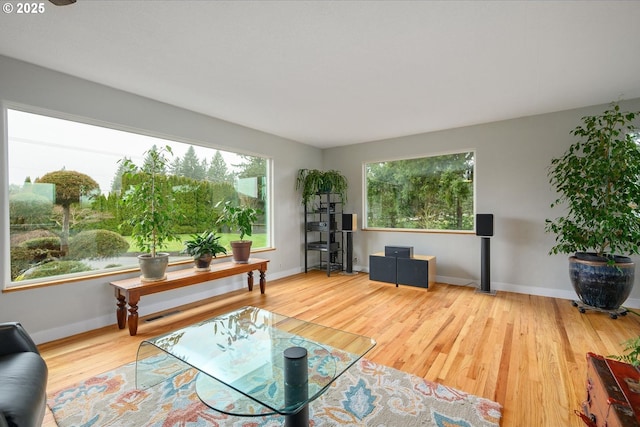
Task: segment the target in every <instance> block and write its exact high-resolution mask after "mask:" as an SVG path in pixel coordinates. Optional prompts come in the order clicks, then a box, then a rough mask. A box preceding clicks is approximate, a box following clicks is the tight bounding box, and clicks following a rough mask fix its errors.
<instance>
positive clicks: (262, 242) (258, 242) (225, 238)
mask: <svg viewBox="0 0 640 427" xmlns="http://www.w3.org/2000/svg"><path fill="white" fill-rule="evenodd" d="M218 236H220V240H219V242H220V244H221V245H222V246H224V247H225V248H227V251H228V252H229V253H231V250H230V249H231V246H230V245H229V242H230V241H232V240H238V237H239V236H238V235H237V234H235V233H219V234H218ZM124 238H125V239H126V240H127V242H129V250H128V252H132V253H133V252H140V250H138V248H137V247H136V244H135V242H134V241H133V239H132V238H131V236H124ZM190 238H191V235H190V234H180V235H179V240H178V241H175V242H169V243H168V244H167V246H166V247H165V248H163V249H162V250H163V251H166V252H172V253H178V252H180V251H182V250H183V249H184V243H183V242H184V241H185V240H189V239H190ZM244 239H245V240H251V241H252V242H253V248H264V247H266V246H267V235H266V234H265V233H262V234H258V233H254V234H253V236H244Z"/></svg>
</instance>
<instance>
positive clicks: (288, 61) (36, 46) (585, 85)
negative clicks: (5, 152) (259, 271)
mask: <svg viewBox="0 0 640 427" xmlns="http://www.w3.org/2000/svg"><path fill="white" fill-rule="evenodd" d="M639 22H640V2H635V1H160V0H154V1H129V0H126V1H117V0H110V1H92V0H78V2H77V3H75V4H72V5H69V6H54V5H53V4H51V3H49V2H46V3H45V11H44V13H42V14H30V15H19V14H17V13H15V10H14V11H13V13H3V14H2V15H0V54H2V55H6V56H9V57H13V58H17V59H21V60H24V61H27V62H31V63H34V64H38V65H41V66H44V67H47V68H51V69H53V70H58V71H61V72H64V73H68V74H71V75H74V76H78V77H81V78H85V79H88V80H92V81H94V82H98V83H102V84H105V85H108V86H111V87H114V88H118V89H122V90H125V91H128V92H133V93H136V94H139V95H142V96H146V97H149V98H153V99H156V100H160V101H163V102H166V103H169V104H173V105H176V106H179V107H183V108H186V109H189V110H193V111H196V112H200V113H204V114H207V115H210V116H213V117H217V118H220V119H223V120H227V121H230V122H234V123H237V124H240V125H244V126H248V127H251V128H254V129H259V130H262V131H265V132H269V133H272V134H275V135H279V136H282V137H286V138H290V139H293V140H296V141H300V142H303V143H306V144H310V145H314V146H317V147H323V148H324V147H334V146H339V145H345V144H353V143H359V142H365V141H372V140H380V139H385V138H391V137H396V136H403V135H410V134H416V133H422V132H429V131H434V130H440V129H448V128H453V127H460V126H466V125H471V124H477V123H486V122H491V121H497V120H502V119H509V118H515V117H522V116H528V115H533V114H539V113H546V112H552V111H559V110H565V109H570V108H576V107H582V106H587V105H594V104H600V103H608V102H610V101H614V100H618V99H629V98H634V97H639V96H640V25H639V24H638V23H639ZM1 75H2V70H0V78H1Z"/></svg>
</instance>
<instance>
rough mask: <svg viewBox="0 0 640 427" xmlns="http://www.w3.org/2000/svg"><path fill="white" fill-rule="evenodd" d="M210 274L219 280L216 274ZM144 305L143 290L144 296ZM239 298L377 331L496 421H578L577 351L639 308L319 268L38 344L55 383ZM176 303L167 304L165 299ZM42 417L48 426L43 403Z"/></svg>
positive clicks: (633, 332)
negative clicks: (490, 404) (610, 310)
mask: <svg viewBox="0 0 640 427" xmlns="http://www.w3.org/2000/svg"><path fill="white" fill-rule="evenodd" d="M214 286H215V285H214ZM143 305H144V298H142V301H141V306H143ZM245 305H253V306H257V307H262V308H265V309H267V310H270V311H274V312H277V313H280V314H283V315H287V316H293V317H297V318H300V319H302V320H306V321H311V322H315V323H319V324H322V325H325V326H330V327H334V328H338V329H343V330H346V331H350V332H353V333H357V334H363V335H367V336H371V337H373V338H375V340H376V341H377V343H378V344H377V345H376V347H374V349H373V350H372V351H371V352H369V353H368V354H367V355H366V357H367V358H369V359H371V360H373V361H375V362H378V363H381V364H384V365H388V366H392V367H395V368H397V369H400V370H403V371H405V372H410V373H412V374H415V375H418V376H421V377H424V378H426V379H428V380H432V381H437V382H440V383H442V384H445V385H448V386H452V387H456V388H459V389H461V390H463V391H466V392H469V393H473V394H476V395H479V396H483V397H486V398H488V399H491V400H495V401H497V402H499V403H500V404H501V405H502V406H503V419H502V423H501V424H502V426H503V427H510V426H518V427H523V426H548V427H558V426H575V427H578V426H583V424H582V423H581V421H580V420H579V419H578V417H577V416H576V415H575V414H574V410H575V409H579V408H580V404H581V402H582V400H584V398H585V394H586V393H585V385H584V384H585V375H586V362H585V354H586V353H587V352H589V351H591V352H594V353H597V354H602V355H609V354H620V353H621V352H622V347H621V345H620V343H621V342H623V341H625V340H627V339H629V338H631V337H634V336H637V335H640V317H638V316H635V315H633V314H631V315H628V316H625V317H620V318H618V319H616V320H612V319H610V318H609V317H608V316H607V315H605V314H601V313H595V312H591V313H586V314H580V313H579V312H578V310H577V309H576V308H574V307H572V305H571V303H570V301H567V300H559V299H553V298H545V297H537V296H529V295H522V294H515V293H508V292H498V294H497V295H496V296H489V295H484V294H478V293H476V292H475V291H474V289H473V288H470V287H461V286H453V285H445V284H436V285H435V286H434V287H432V288H431V289H429V290H428V291H427V290H424V289H420V288H413V287H408V286H402V287H399V288H396V287H395V286H393V285H390V284H385V283H380V282H372V281H369V276H368V275H367V274H362V273H361V274H358V275H355V276H347V275H334V276H332V277H330V278H328V277H327V276H326V274H324V273H321V272H312V273H308V274H306V275H305V274H299V275H295V276H292V277H288V278H285V279H280V280H274V281H271V282H269V283H268V284H267V293H266V295H260V292H259V290H258V289H254V291H253V292H251V293H249V292H247V291H246V290H241V291H235V292H232V293H229V294H226V295H223V296H219V297H215V298H212V299H209V300H206V301H202V302H201V303H198V304H191V305H189V306H185V307H180V312H179V313H177V314H173V315H170V316H167V317H164V318H161V319H158V320H154V321H151V322H145V321H144V318H141V321H140V326H139V328H138V335H137V336H135V337H131V336H129V334H128V331H127V330H126V329H125V330H119V329H118V328H117V326H116V325H115V298H114V325H113V326H109V327H106V328H102V329H99V330H95V331H91V332H88V333H85V334H81V335H78V336H74V337H70V338H66V339H63V340H59V341H55V342H51V343H46V344H43V345H41V346H40V349H41V352H42V355H43V356H44V358H45V359H46V361H47V364H48V366H49V384H48V390H49V391H50V392H53V391H55V390H57V389H60V388H62V387H65V386H68V385H71V384H74V383H76V382H78V381H80V380H83V379H86V378H88V377H89V376H92V375H96V374H99V373H102V372H104V371H107V370H110V369H113V368H116V367H118V366H120V365H122V364H125V363H128V362H131V361H134V360H135V357H136V350H137V347H138V344H139V342H140V341H141V340H142V339H145V338H148V337H153V336H156V335H159V334H162V333H165V332H168V331H170V330H173V329H177V328H180V327H183V326H186V325H188V324H191V323H194V322H197V321H200V320H204V319H207V318H210V317H212V316H214V315H217V314H221V313H224V312H226V311H230V310H232V309H235V308H238V307H242V306H245ZM170 311H173V310H170ZM44 425H45V426H55V421H54V420H53V417H52V416H51V414H50V413H47V415H46V417H45V423H44Z"/></svg>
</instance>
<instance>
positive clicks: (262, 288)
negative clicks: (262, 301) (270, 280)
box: [260, 270, 267, 294]
mask: <svg viewBox="0 0 640 427" xmlns="http://www.w3.org/2000/svg"><path fill="white" fill-rule="evenodd" d="M265 273H266V271H265V270H260V293H261V294H264V291H265V288H266V287H267V279H266V278H265Z"/></svg>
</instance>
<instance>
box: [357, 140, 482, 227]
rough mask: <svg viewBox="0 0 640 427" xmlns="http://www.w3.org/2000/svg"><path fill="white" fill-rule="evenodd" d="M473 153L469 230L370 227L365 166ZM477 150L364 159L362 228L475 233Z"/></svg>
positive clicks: (466, 149)
mask: <svg viewBox="0 0 640 427" xmlns="http://www.w3.org/2000/svg"><path fill="white" fill-rule="evenodd" d="M466 153H472V154H473V167H472V175H473V181H472V186H473V195H472V203H473V213H472V227H471V229H469V230H466V229H461V230H453V229H431V228H399V227H398V228H391V227H372V226H370V225H369V206H368V203H369V200H368V199H369V197H368V192H367V191H368V189H367V166H368V165H370V164H374V163H385V162H396V161H403V160H417V159H424V158H430V157H439V156H448V155H455V154H466ZM476 177H477V150H476V149H475V148H462V149H456V150H451V151H443V152H437V153H428V154H427V153H422V154H416V155H411V156H399V157H393V158H384V159H374V160H365V161H363V162H362V212H363V215H362V216H363V218H362V229H363V230H368V231H387V232H389V231H391V232H405V233H406V232H409V233H443V234H475V229H476V221H475V216H476V212H477V179H476Z"/></svg>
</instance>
